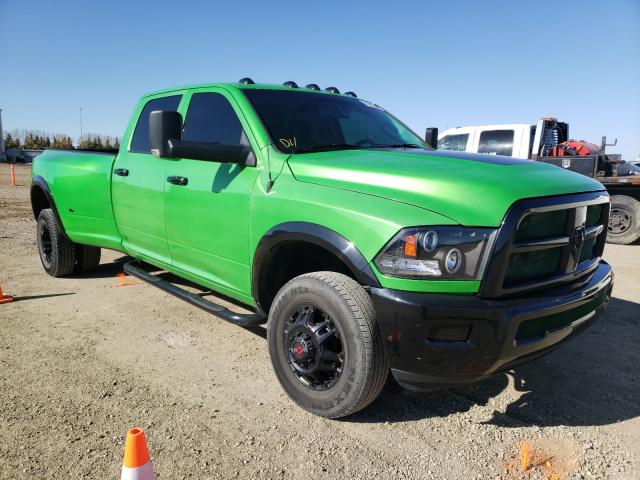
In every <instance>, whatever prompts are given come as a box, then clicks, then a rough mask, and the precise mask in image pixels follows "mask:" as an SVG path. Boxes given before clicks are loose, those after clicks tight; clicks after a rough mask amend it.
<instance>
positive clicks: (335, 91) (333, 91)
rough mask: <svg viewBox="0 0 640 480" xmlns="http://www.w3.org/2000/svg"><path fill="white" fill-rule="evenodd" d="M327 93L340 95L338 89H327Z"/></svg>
mask: <svg viewBox="0 0 640 480" xmlns="http://www.w3.org/2000/svg"><path fill="white" fill-rule="evenodd" d="M325 91H326V92H329V93H340V90H338V89H337V88H336V87H327V88H325Z"/></svg>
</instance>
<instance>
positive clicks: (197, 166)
mask: <svg viewBox="0 0 640 480" xmlns="http://www.w3.org/2000/svg"><path fill="white" fill-rule="evenodd" d="M182 138H183V140H191V141H199V142H214V143H220V144H226V145H229V144H244V145H249V146H251V144H252V143H253V151H254V152H256V147H255V145H256V143H255V140H254V139H253V136H252V133H251V131H250V129H249V127H248V124H247V123H246V120H245V118H244V116H243V115H242V112H241V111H240V109H239V107H238V106H237V104H236V102H235V100H234V99H233V97H232V96H231V95H229V94H228V92H227V91H226V90H224V89H221V88H206V89H199V90H194V91H193V92H192V94H191V96H190V99H189V106H188V110H187V112H186V116H185V118H184V126H183V134H182ZM257 175H258V168H256V167H247V166H240V165H237V164H232V163H219V162H211V161H204V160H193V159H187V158H181V159H171V160H168V161H167V172H166V178H167V180H166V181H165V187H164V188H165V192H166V193H165V219H166V232H167V241H168V244H169V251H170V253H171V257H172V265H173V267H174V269H176V270H179V271H182V272H185V273H187V274H190V275H191V276H195V277H196V278H195V280H199V281H200V282H202V283H203V284H205V285H207V284H212V285H210V286H212V287H215V288H216V289H217V290H220V291H222V292H223V293H226V294H228V295H231V296H234V294H237V293H240V294H244V295H246V294H247V292H250V290H251V288H250V277H251V275H250V274H251V267H250V264H249V242H248V238H249V194H250V192H251V188H252V186H253V184H254V182H255V180H256V177H257ZM176 178H177V179H179V180H175V179H176ZM236 296H237V295H236Z"/></svg>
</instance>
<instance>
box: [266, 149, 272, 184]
mask: <svg viewBox="0 0 640 480" xmlns="http://www.w3.org/2000/svg"><path fill="white" fill-rule="evenodd" d="M271 145H273V142H272V143H270V144H269V145H267V170H269V181H267V193H269V192H270V191H271V189H272V188H273V178H271V153H270V152H269V150H270V149H269V147H270V146H271Z"/></svg>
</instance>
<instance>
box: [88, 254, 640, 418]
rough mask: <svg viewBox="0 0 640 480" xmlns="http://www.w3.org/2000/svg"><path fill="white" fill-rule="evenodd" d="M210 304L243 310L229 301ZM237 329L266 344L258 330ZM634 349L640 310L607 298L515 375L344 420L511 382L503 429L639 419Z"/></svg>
mask: <svg viewBox="0 0 640 480" xmlns="http://www.w3.org/2000/svg"><path fill="white" fill-rule="evenodd" d="M129 260H131V258H130V257H127V256H123V257H120V258H118V259H117V260H116V261H115V262H113V263H108V264H103V265H100V268H99V269H98V270H97V271H95V272H92V273H91V274H87V275H85V276H87V277H88V276H91V277H109V276H115V275H116V274H118V273H119V272H121V271H122V266H123V264H124V263H125V262H126V261H129ZM156 271H157V270H156ZM156 274H157V275H159V276H161V277H163V278H164V279H165V280H168V281H170V282H171V283H174V284H177V285H180V286H182V287H187V288H189V289H190V290H192V291H196V292H198V294H199V295H202V296H209V295H211V294H212V292H210V291H208V290H206V289H204V288H203V287H201V286H198V285H196V284H194V283H192V282H190V281H188V280H185V279H183V278H180V277H177V276H175V275H173V274H170V273H167V272H160V273H156ZM215 297H217V298H221V299H223V300H225V301H227V302H230V303H232V304H235V305H238V306H240V307H242V306H241V305H240V304H238V303H237V302H236V301H235V300H233V299H230V298H228V297H224V296H220V295H218V294H215ZM212 300H215V298H212ZM239 328H243V327H239ZM244 328H245V329H246V330H248V331H250V332H252V333H254V334H255V335H258V336H260V337H262V338H266V329H265V328H264V327H262V326H256V327H244ZM639 345H640V304H637V303H634V302H629V301H626V300H621V299H618V298H612V300H611V302H610V304H609V306H608V307H607V309H605V311H604V312H603V313H602V315H601V316H600V317H599V318H598V319H596V321H595V322H594V324H593V325H592V326H591V327H590V328H588V329H587V330H586V331H584V332H583V333H581V334H580V335H578V336H576V337H575V338H574V339H573V340H571V341H569V342H568V343H566V344H565V345H563V346H562V347H560V348H559V349H558V350H555V351H553V352H552V353H550V354H549V355H547V356H545V357H543V358H541V359H538V360H535V361H533V362H532V363H530V364H527V365H524V366H522V367H519V368H518V369H516V370H515V371H511V372H508V373H505V374H499V375H496V376H495V377H494V378H491V379H489V380H487V381H485V382H482V383H479V384H476V385H471V386H469V387H464V388H456V389H451V390H440V391H432V392H410V391H406V390H404V389H402V388H401V387H399V386H398V385H397V384H395V382H393V381H390V382H388V384H387V386H386V387H385V390H384V391H383V393H382V395H381V396H380V398H379V399H378V400H377V401H376V402H375V403H374V404H373V405H371V406H370V407H369V408H366V409H365V410H364V411H362V412H360V413H357V414H355V415H352V416H350V417H348V418H346V419H345V420H344V421H347V422H357V423H377V422H387V421H391V422H404V421H414V420H420V419H424V418H431V417H446V416H448V415H450V414H454V413H463V412H466V411H468V410H470V409H471V408H473V407H474V406H476V405H480V406H486V405H488V403H489V401H490V400H491V399H492V398H494V397H497V396H498V395H500V394H502V393H503V392H505V390H506V389H507V387H508V386H509V383H510V381H511V382H512V383H513V385H514V388H515V392H508V393H507V394H508V395H509V396H511V397H516V398H515V399H514V400H513V401H512V402H511V403H509V404H508V406H507V408H506V410H505V411H504V412H498V411H494V412H493V413H492V415H491V418H490V419H488V420H487V421H486V423H488V424H493V425H499V426H502V427H521V426H523V425H538V426H553V425H569V426H592V425H607V424H611V423H616V422H619V421H622V420H628V419H631V418H635V417H638V416H640V374H639V373H638V372H639V370H638V368H637V366H638V365H640V348H638V346H639ZM505 393H506V392H505Z"/></svg>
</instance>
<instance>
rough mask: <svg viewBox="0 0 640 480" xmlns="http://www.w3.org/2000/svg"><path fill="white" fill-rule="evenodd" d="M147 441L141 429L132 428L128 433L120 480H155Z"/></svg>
mask: <svg viewBox="0 0 640 480" xmlns="http://www.w3.org/2000/svg"><path fill="white" fill-rule="evenodd" d="M155 478H156V476H155V475H154V473H153V467H152V466H151V459H150V458H149V450H148V449H147V439H146V437H145V435H144V431H143V430H142V429H141V428H132V429H131V430H129V431H128V432H127V440H126V441H125V443H124V460H123V461H122V475H121V476H120V480H155Z"/></svg>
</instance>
